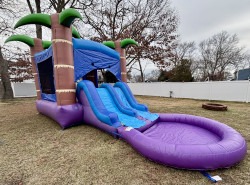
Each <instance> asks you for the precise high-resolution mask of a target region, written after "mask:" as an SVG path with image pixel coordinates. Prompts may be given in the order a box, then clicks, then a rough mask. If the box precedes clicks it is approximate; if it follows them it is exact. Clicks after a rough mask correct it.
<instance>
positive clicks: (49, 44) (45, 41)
mask: <svg viewBox="0 0 250 185" xmlns="http://www.w3.org/2000/svg"><path fill="white" fill-rule="evenodd" d="M42 45H43V49H48V48H49V47H50V46H51V41H48V40H43V41H42Z"/></svg>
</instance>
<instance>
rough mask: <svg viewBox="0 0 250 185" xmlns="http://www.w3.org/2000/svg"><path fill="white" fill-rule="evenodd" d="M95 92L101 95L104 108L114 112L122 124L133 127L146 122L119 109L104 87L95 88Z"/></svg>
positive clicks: (138, 126)
mask: <svg viewBox="0 0 250 185" xmlns="http://www.w3.org/2000/svg"><path fill="white" fill-rule="evenodd" d="M97 92H98V94H99V96H100V97H101V99H102V102H103V104H104V106H105V108H106V109H107V110H109V111H111V112H115V113H116V114H117V116H118V118H119V120H120V121H121V123H122V124H123V125H125V126H129V127H133V128H140V127H141V126H143V125H145V124H146V122H145V121H143V120H139V119H137V118H136V117H133V116H129V115H127V114H124V113H123V112H122V111H121V110H119V108H118V107H117V106H116V104H115V102H114V100H113V97H112V96H111V95H110V93H109V92H108V90H107V89H106V88H97Z"/></svg>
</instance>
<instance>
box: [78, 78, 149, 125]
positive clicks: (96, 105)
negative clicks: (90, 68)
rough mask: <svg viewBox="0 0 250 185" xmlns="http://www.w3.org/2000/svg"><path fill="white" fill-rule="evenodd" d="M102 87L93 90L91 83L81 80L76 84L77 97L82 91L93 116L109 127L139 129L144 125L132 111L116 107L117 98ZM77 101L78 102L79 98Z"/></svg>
mask: <svg viewBox="0 0 250 185" xmlns="http://www.w3.org/2000/svg"><path fill="white" fill-rule="evenodd" d="M104 87H105V85H103V88H95V86H94V84H93V83H92V82H90V81H88V80H82V81H81V82H79V83H78V84H77V96H78V97H79V96H80V91H84V93H85V94H86V98H87V99H88V102H89V104H90V106H91V109H92V110H93V112H94V114H95V116H96V117H97V118H98V119H99V120H100V121H101V122H103V123H106V124H108V125H110V126H116V128H117V127H119V126H121V125H125V126H129V127H133V128H140V127H142V126H144V125H145V124H146V122H145V121H144V120H140V119H137V117H136V113H135V112H134V111H133V110H130V109H127V108H125V107H122V106H120V107H119V106H117V105H118V100H117V99H116V98H117V97H114V96H113V95H111V94H110V93H109V91H108V90H107V88H104ZM78 99H79V100H80V98H78ZM115 102H117V103H115ZM80 103H81V102H80Z"/></svg>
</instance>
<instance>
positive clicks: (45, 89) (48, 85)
mask: <svg viewBox="0 0 250 185" xmlns="http://www.w3.org/2000/svg"><path fill="white" fill-rule="evenodd" d="M37 67H38V73H39V78H40V85H41V90H42V93H45V94H55V86H54V73H53V63H52V57H50V58H48V59H47V60H45V61H43V62H40V63H38V64H37Z"/></svg>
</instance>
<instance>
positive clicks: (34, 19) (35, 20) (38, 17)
mask: <svg viewBox="0 0 250 185" xmlns="http://www.w3.org/2000/svg"><path fill="white" fill-rule="evenodd" d="M27 24H40V25H43V26H46V27H48V28H51V19H50V16H49V15H48V14H43V13H37V14H29V15H26V16H24V17H22V18H21V19H20V20H19V21H18V22H17V23H16V24H15V26H14V29H16V28H18V27H20V26H24V25H27Z"/></svg>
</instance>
